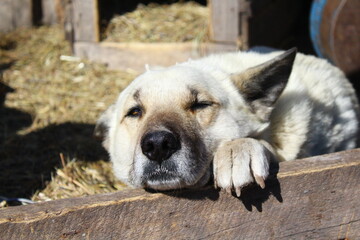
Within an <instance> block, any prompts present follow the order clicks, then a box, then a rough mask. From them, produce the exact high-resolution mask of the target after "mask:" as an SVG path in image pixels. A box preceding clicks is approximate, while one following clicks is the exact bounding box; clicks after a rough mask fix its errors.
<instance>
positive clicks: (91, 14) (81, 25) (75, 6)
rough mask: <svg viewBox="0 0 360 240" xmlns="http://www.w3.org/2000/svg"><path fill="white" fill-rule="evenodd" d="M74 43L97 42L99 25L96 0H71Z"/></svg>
mask: <svg viewBox="0 0 360 240" xmlns="http://www.w3.org/2000/svg"><path fill="white" fill-rule="evenodd" d="M72 14H73V16H72V20H73V21H74V22H73V27H74V41H84V42H98V41H99V40H100V25H99V11H98V0H73V1H72Z"/></svg>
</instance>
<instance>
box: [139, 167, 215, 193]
mask: <svg viewBox="0 0 360 240" xmlns="http://www.w3.org/2000/svg"><path fill="white" fill-rule="evenodd" d="M209 179H210V172H209V171H207V172H206V173H205V174H204V175H203V176H201V177H200V179H198V180H197V181H185V180H184V179H182V178H181V177H178V176H174V175H170V176H169V175H164V176H157V178H154V177H153V178H148V179H147V180H146V181H145V182H144V187H145V188H149V189H153V190H157V191H167V190H175V189H182V188H199V187H202V186H204V185H206V184H207V183H208V182H209Z"/></svg>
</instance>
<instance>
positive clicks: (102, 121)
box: [94, 104, 115, 150]
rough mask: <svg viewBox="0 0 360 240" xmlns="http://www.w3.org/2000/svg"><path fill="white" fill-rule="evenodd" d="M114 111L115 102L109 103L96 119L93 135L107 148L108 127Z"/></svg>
mask: <svg viewBox="0 0 360 240" xmlns="http://www.w3.org/2000/svg"><path fill="white" fill-rule="evenodd" d="M114 111H115V104H113V105H111V106H110V107H109V108H108V109H107V110H106V111H105V112H104V113H103V114H101V116H100V118H99V119H98V120H97V122H96V125H95V129H94V137H95V138H97V139H99V140H101V141H102V145H103V146H104V148H105V149H106V150H109V128H110V121H111V118H112V115H113V114H114Z"/></svg>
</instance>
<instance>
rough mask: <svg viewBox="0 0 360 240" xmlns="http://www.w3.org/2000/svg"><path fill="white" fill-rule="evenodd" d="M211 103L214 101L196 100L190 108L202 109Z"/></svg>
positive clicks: (194, 109) (193, 109) (192, 109)
mask: <svg viewBox="0 0 360 240" xmlns="http://www.w3.org/2000/svg"><path fill="white" fill-rule="evenodd" d="M211 105H213V103H212V102H208V101H202V102H194V103H193V104H192V105H191V106H190V110H191V111H196V110H201V109H204V108H207V107H210V106H211Z"/></svg>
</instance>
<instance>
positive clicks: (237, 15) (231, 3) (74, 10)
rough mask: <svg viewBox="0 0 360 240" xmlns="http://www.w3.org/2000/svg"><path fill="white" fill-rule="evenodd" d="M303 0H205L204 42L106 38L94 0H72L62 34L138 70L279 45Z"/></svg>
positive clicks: (92, 55)
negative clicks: (206, 28)
mask: <svg viewBox="0 0 360 240" xmlns="http://www.w3.org/2000/svg"><path fill="white" fill-rule="evenodd" d="M302 2H303V1H295V2H292V3H291V4H288V1H287V0H276V1H273V0H261V1H248V0H209V8H210V12H211V13H210V15H211V17H210V24H209V25H210V29H209V32H210V38H211V42H209V43H108V42H106V43H105V42H101V41H100V37H99V36H100V30H99V22H100V10H99V5H98V0H72V6H71V7H68V8H67V9H68V11H67V14H66V15H67V17H65V19H67V22H66V23H65V26H66V31H67V33H66V35H67V36H68V39H69V40H70V41H71V42H72V45H73V50H74V53H75V55H76V56H79V57H85V58H89V59H90V60H94V61H98V62H103V63H106V64H107V65H108V66H109V67H110V68H122V69H124V68H125V69H126V68H133V69H135V70H138V71H143V70H144V65H145V64H151V65H161V66H168V65H172V64H175V63H176V62H182V61H186V60H187V59H189V58H198V57H201V56H204V55H207V54H209V53H214V52H224V51H234V50H237V49H242V50H246V49H248V48H249V47H251V46H254V45H265V46H272V47H280V44H279V43H280V42H281V41H282V40H283V38H284V37H286V36H287V35H288V32H289V29H290V28H292V27H293V23H294V22H295V20H296V19H297V17H298V16H299V13H300V12H301V10H302V8H301V6H302V5H303V3H302ZM299 9H300V10H299ZM284 19H286V21H284ZM269 22H272V23H271V25H270V24H269ZM289 47H292V46H289Z"/></svg>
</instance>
